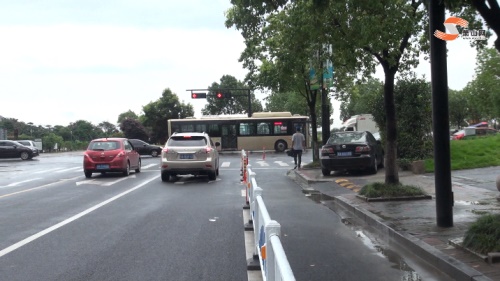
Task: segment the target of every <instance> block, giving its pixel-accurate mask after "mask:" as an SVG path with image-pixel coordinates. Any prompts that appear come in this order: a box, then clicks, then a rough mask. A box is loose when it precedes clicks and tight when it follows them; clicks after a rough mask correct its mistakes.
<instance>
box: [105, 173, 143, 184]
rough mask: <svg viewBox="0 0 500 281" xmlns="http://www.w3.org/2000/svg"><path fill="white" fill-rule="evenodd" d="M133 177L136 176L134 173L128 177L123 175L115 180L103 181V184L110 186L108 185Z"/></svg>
mask: <svg viewBox="0 0 500 281" xmlns="http://www.w3.org/2000/svg"><path fill="white" fill-rule="evenodd" d="M135 177H136V176H135V175H130V176H128V177H123V178H121V179H117V180H115V181H111V182H106V183H104V184H103V186H110V185H113V184H115V183H119V182H121V181H123V180H126V179H134V178H135Z"/></svg>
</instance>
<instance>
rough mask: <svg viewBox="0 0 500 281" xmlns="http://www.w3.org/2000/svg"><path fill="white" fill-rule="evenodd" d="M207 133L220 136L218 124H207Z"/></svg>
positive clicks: (211, 135)
mask: <svg viewBox="0 0 500 281" xmlns="http://www.w3.org/2000/svg"><path fill="white" fill-rule="evenodd" d="M208 135H209V136H210V137H212V138H213V137H220V136H221V134H220V128H219V125H218V124H208Z"/></svg>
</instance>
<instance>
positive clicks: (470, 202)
mask: <svg viewBox="0 0 500 281" xmlns="http://www.w3.org/2000/svg"><path fill="white" fill-rule="evenodd" d="M454 203H455V204H457V205H466V206H470V205H486V203H481V202H479V201H465V200H455V202H454Z"/></svg>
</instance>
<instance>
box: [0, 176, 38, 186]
mask: <svg viewBox="0 0 500 281" xmlns="http://www.w3.org/2000/svg"><path fill="white" fill-rule="evenodd" d="M40 179H42V178H33V179H29V180H25V181H18V182H14V183H11V184H9V185H6V186H4V187H13V186H16V185H20V184H21V183H25V182H30V181H36V180H40Z"/></svg>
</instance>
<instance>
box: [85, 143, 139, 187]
mask: <svg viewBox="0 0 500 281" xmlns="http://www.w3.org/2000/svg"><path fill="white" fill-rule="evenodd" d="M134 169H135V172H136V173H140V172H141V157H140V155H139V153H138V152H137V151H136V150H135V149H134V146H133V145H132V144H131V143H130V142H129V141H128V139H126V138H104V139H95V140H93V141H91V142H90V144H89V146H88V147H87V150H86V151H85V153H84V154H83V172H84V174H85V177H87V178H90V177H92V173H101V174H105V173H106V172H120V173H123V175H124V176H128V175H129V174H130V170H134Z"/></svg>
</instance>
